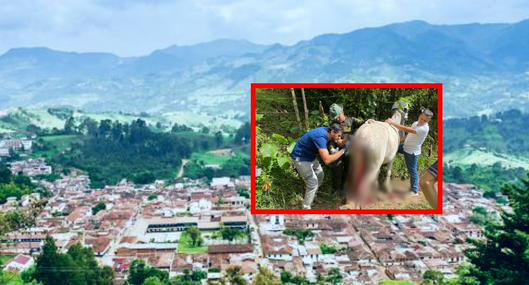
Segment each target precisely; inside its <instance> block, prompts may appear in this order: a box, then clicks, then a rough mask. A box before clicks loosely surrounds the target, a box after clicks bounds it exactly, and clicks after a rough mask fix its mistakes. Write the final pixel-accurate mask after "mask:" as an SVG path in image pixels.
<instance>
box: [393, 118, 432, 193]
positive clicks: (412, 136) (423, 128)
mask: <svg viewBox="0 0 529 285" xmlns="http://www.w3.org/2000/svg"><path fill="white" fill-rule="evenodd" d="M432 117H433V112H432V111H430V110H428V109H423V110H422V112H421V114H420V115H419V119H418V120H417V121H415V122H414V123H413V124H412V125H411V127H406V126H403V125H400V124H398V123H396V122H395V121H393V120H392V119H387V120H386V123H388V124H390V125H392V126H394V127H396V128H397V129H399V130H401V131H403V132H406V133H407V135H406V139H405V140H404V144H401V145H399V153H402V154H403V155H404V160H405V161H406V168H407V169H408V172H409V173H410V184H411V193H412V195H414V196H416V195H419V156H420V155H421V147H422V144H423V143H424V140H425V139H426V136H428V132H429V131H430V127H429V126H428V123H429V122H430V120H431V119H432Z"/></svg>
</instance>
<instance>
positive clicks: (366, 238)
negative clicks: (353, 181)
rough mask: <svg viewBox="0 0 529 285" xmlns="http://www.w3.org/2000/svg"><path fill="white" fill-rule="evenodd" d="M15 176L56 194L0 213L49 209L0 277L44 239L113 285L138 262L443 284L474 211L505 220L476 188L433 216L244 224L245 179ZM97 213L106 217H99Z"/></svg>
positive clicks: (25, 232) (28, 166) (16, 240)
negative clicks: (193, 231)
mask: <svg viewBox="0 0 529 285" xmlns="http://www.w3.org/2000/svg"><path fill="white" fill-rule="evenodd" d="M10 167H11V171H12V172H13V173H24V174H25V175H27V176H30V177H33V178H34V180H35V182H36V183H38V184H39V185H41V186H42V187H45V188H47V189H49V190H50V191H51V193H52V195H51V197H48V198H44V197H40V195H38V194H31V195H24V196H23V197H22V198H21V199H18V200H17V199H16V198H14V199H13V198H10V199H8V201H7V202H6V203H4V204H3V205H0V211H2V212H7V211H12V210H16V211H24V209H27V208H30V207H32V205H33V204H34V203H39V202H43V200H45V202H46V203H45V206H44V207H43V209H42V211H41V212H40V213H39V214H38V216H37V217H36V220H35V226H33V227H30V228H24V229H21V230H18V231H14V232H10V233H8V234H7V235H6V236H5V237H3V239H2V241H1V244H0V254H1V255H9V256H13V259H12V260H11V261H10V262H9V263H7V264H6V265H5V266H4V270H6V271H13V272H22V271H24V270H26V269H27V268H29V267H30V266H31V265H32V264H33V263H34V262H35V259H36V257H37V256H38V255H39V251H40V249H41V247H42V245H43V242H44V240H45V238H46V237H47V236H51V237H53V238H54V239H55V241H56V244H57V247H58V248H59V249H60V250H61V251H63V252H65V251H66V250H67V249H68V248H69V247H71V246H72V245H74V244H76V243H81V244H82V245H84V246H86V247H90V248H92V249H93V251H94V253H95V255H96V256H97V259H98V260H99V262H100V263H101V264H103V265H109V266H111V267H112V268H113V269H114V270H115V272H116V273H117V278H116V279H117V282H118V283H124V281H125V280H126V277H127V271H128V269H129V267H130V265H131V263H132V262H133V261H134V260H136V259H144V260H145V261H146V262H147V263H148V264H149V265H150V266H153V267H156V268H159V269H163V270H166V271H168V272H169V274H170V276H178V275H182V274H184V271H185V270H191V271H197V270H199V271H205V272H207V281H208V282H209V283H210V284H214V283H215V281H219V280H220V279H221V278H222V277H223V274H224V273H223V272H226V269H227V268H229V267H231V266H234V265H237V266H240V267H241V270H242V272H243V274H244V276H245V278H246V279H247V280H248V281H250V282H251V281H253V280H254V278H255V276H256V273H257V272H258V270H259V267H262V266H266V267H268V268H269V269H271V270H272V271H273V272H275V273H276V274H277V275H279V274H280V273H281V272H283V271H288V272H290V273H292V274H295V275H300V276H304V278H306V279H307V280H309V281H311V282H315V281H316V280H317V278H318V276H322V275H325V274H328V272H329V271H330V270H331V269H333V268H338V269H339V271H340V272H341V274H342V276H343V282H344V283H345V284H377V283H378V282H380V281H381V280H386V279H395V280H414V281H420V280H421V279H422V275H423V273H424V272H425V271H426V270H428V269H435V270H438V271H441V272H443V273H444V274H445V276H447V277H450V276H454V274H455V273H456V269H457V267H458V266H459V265H461V264H462V263H463V262H464V260H465V257H464V255H463V250H464V249H465V248H466V247H467V246H468V243H466V242H465V241H466V240H467V239H469V238H473V239H480V238H482V235H483V233H482V228H481V227H480V226H478V225H476V224H473V223H471V222H470V218H471V216H472V209H473V208H475V207H479V206H481V207H484V208H487V209H494V210H495V211H498V212H500V211H508V210H509V209H508V208H507V207H505V206H501V205H499V204H497V203H496V202H495V201H494V200H492V199H487V198H484V197H483V195H482V191H480V190H479V189H477V188H476V187H474V186H472V185H456V184H446V185H444V213H443V215H440V216H439V215H399V216H386V215H251V213H250V210H249V208H250V205H249V203H250V199H249V196H248V193H249V187H250V178H249V177H247V176H242V177H238V178H229V177H217V178H213V179H212V180H211V181H210V182H209V183H208V182H206V181H205V180H191V179H186V178H185V179H183V181H182V182H177V183H167V182H166V181H155V182H154V183H152V184H147V185H134V184H131V183H130V182H128V181H126V180H123V181H122V182H120V183H119V184H117V185H112V186H106V187H104V188H103V189H91V188H90V179H89V177H88V176H87V175H85V174H83V173H81V172H76V171H74V172H72V173H70V174H69V175H61V178H60V179H57V180H55V181H53V182H49V181H46V180H39V179H36V177H37V175H41V174H48V173H51V171H52V169H51V166H49V165H47V164H46V161H45V160H43V159H39V160H24V161H15V162H11V163H10ZM98 204H103V209H100V210H99V211H95V210H94V209H96V206H97V205H98ZM190 228H198V230H199V231H200V234H201V238H202V239H203V241H204V242H203V245H202V246H201V247H200V248H188V246H187V245H184V242H183V241H182V240H183V239H184V235H185V234H186V231H187V230H188V229H190ZM224 228H230V229H236V230H238V231H239V232H241V233H243V234H242V235H241V236H239V237H238V238H235V239H232V240H225V239H223V238H222V237H221V236H219V235H218V232H219V231H220V230H221V229H224ZM296 232H310V234H309V235H306V238H305V239H300V238H299V236H298V237H296V235H295V234H294V235H293V234H291V233H296Z"/></svg>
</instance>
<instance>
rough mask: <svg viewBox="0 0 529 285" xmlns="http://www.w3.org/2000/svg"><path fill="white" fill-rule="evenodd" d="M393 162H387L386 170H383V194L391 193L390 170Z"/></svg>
mask: <svg viewBox="0 0 529 285" xmlns="http://www.w3.org/2000/svg"><path fill="white" fill-rule="evenodd" d="M393 161H394V160H392V161H390V162H388V163H387V164H386V165H385V167H386V169H384V170H385V171H384V175H383V177H384V180H383V182H381V183H382V189H383V190H384V192H386V193H391V192H392V191H393V189H392V187H391V169H392V168H393Z"/></svg>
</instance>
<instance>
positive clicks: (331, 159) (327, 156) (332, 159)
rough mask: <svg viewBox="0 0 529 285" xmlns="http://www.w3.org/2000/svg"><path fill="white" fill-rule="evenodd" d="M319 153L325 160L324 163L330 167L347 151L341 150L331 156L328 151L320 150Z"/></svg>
mask: <svg viewBox="0 0 529 285" xmlns="http://www.w3.org/2000/svg"><path fill="white" fill-rule="evenodd" d="M319 152H320V156H321V159H323V163H325V165H329V164H331V163H333V162H335V161H336V160H338V159H339V158H340V157H341V156H342V155H343V154H344V153H345V150H343V149H341V150H339V151H338V152H337V153H335V154H329V151H328V150H327V149H325V148H320V150H319Z"/></svg>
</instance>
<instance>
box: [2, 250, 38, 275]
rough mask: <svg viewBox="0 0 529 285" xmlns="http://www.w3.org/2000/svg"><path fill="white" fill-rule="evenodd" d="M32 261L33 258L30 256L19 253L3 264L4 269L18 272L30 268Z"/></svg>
mask: <svg viewBox="0 0 529 285" xmlns="http://www.w3.org/2000/svg"><path fill="white" fill-rule="evenodd" d="M33 263H34V260H33V258H32V257H31V256H29V255H23V254H19V255H17V256H16V257H15V258H13V260H11V261H10V262H9V263H8V264H7V265H6V266H5V268H4V271H9V272H15V273H20V272H22V271H24V270H26V269H28V268H30V267H31V266H32V265H33Z"/></svg>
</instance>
